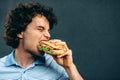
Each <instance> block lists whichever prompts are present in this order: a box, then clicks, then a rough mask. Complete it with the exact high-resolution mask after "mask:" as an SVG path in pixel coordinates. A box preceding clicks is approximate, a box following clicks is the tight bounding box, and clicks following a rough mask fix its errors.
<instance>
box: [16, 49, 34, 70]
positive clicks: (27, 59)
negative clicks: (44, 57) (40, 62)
mask: <svg viewBox="0 0 120 80" xmlns="http://www.w3.org/2000/svg"><path fill="white" fill-rule="evenodd" d="M15 60H16V62H17V63H18V64H19V65H21V66H23V67H24V68H26V67H28V66H29V65H30V64H32V63H33V62H34V58H33V56H32V55H31V54H30V53H27V52H25V51H23V50H20V49H16V51H15Z"/></svg>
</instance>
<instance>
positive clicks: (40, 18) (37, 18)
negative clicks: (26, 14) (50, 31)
mask: <svg viewBox="0 0 120 80" xmlns="http://www.w3.org/2000/svg"><path fill="white" fill-rule="evenodd" d="M33 22H34V23H36V24H44V25H45V24H48V25H49V21H48V20H47V18H46V17H45V16H43V15H41V14H37V15H35V16H34V17H33V18H32V23H33Z"/></svg>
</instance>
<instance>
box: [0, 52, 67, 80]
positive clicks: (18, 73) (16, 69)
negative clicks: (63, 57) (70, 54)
mask: <svg viewBox="0 0 120 80" xmlns="http://www.w3.org/2000/svg"><path fill="white" fill-rule="evenodd" d="M0 80H69V78H68V75H67V73H66V72H65V70H64V68H63V67H61V66H60V65H58V64H57V63H56V61H55V60H54V59H53V57H52V56H50V55H48V54H44V56H42V57H40V58H39V59H38V60H36V61H35V62H34V63H32V64H31V65H29V66H28V67H27V68H23V67H22V66H20V65H19V64H17V62H16V61H15V59H14V51H12V52H11V53H10V54H9V55H7V56H5V57H3V58H1V59H0Z"/></svg>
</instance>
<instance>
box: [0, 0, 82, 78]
mask: <svg viewBox="0 0 120 80" xmlns="http://www.w3.org/2000/svg"><path fill="white" fill-rule="evenodd" d="M56 23H57V19H56V16H55V14H54V13H53V10H52V8H50V7H46V6H44V5H41V4H39V3H35V2H32V3H28V4H19V5H18V6H17V7H16V8H15V9H13V10H11V12H10V13H9V14H8V16H7V21H6V23H5V30H4V39H5V41H6V44H7V45H9V46H11V47H13V48H14V50H13V51H12V52H11V53H10V54H9V55H7V56H5V57H3V58H1V59H0V80H69V79H70V80H83V79H82V77H81V75H80V74H79V72H78V71H77V68H76V66H75V65H74V63H73V61H72V51H71V50H70V49H69V48H68V47H67V45H66V42H64V41H61V40H58V39H55V40H54V42H55V43H56V44H62V45H65V46H66V48H67V51H66V53H65V54H63V55H59V56H52V55H49V54H47V53H44V52H43V51H40V50H39V49H38V43H39V42H40V41H43V40H45V41H47V40H49V39H50V37H51V36H50V33H49V31H50V30H51V29H52V28H53V26H54V25H55V24H56Z"/></svg>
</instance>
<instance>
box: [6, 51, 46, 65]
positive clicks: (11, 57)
mask: <svg viewBox="0 0 120 80" xmlns="http://www.w3.org/2000/svg"><path fill="white" fill-rule="evenodd" d="M14 54H15V50H13V51H12V52H11V53H10V54H9V55H8V56H7V57H6V61H5V65H6V66H12V65H18V64H17V62H16V61H15V59H14ZM34 64H35V65H41V64H45V55H43V56H41V57H40V58H39V59H37V60H36V61H35V62H34Z"/></svg>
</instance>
